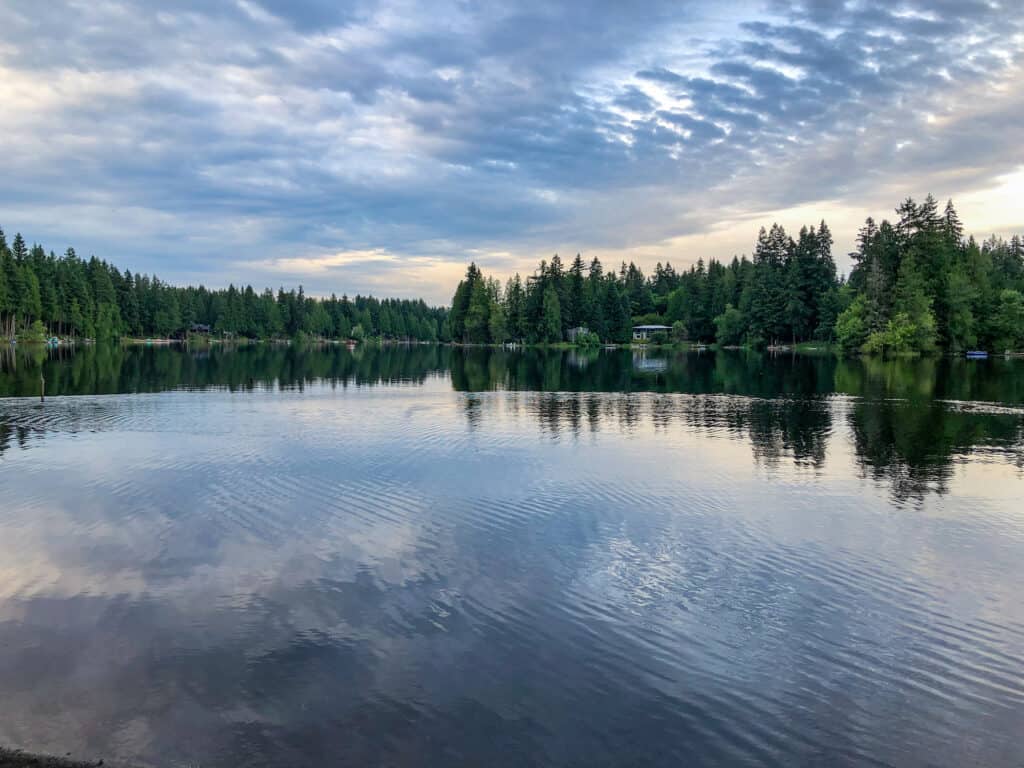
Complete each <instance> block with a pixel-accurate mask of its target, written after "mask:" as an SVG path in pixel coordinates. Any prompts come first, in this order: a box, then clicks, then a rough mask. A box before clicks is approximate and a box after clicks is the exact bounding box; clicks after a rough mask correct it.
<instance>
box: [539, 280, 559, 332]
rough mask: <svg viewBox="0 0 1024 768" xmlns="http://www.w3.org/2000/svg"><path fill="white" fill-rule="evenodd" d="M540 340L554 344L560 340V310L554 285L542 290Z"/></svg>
mask: <svg viewBox="0 0 1024 768" xmlns="http://www.w3.org/2000/svg"><path fill="white" fill-rule="evenodd" d="M541 340H542V341H546V342H548V343H554V342H558V341H561V340H562V308H561V303H560V302H559V300H558V293H557V292H556V291H555V286H554V285H548V287H547V288H546V289H545V290H544V322H543V325H542V326H541Z"/></svg>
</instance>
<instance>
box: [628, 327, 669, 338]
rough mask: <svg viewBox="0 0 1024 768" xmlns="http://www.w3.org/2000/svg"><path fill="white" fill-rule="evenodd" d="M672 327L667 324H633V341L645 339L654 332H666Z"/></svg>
mask: <svg viewBox="0 0 1024 768" xmlns="http://www.w3.org/2000/svg"><path fill="white" fill-rule="evenodd" d="M671 330H672V329H671V328H670V327H668V326H667V325H634V326H633V341H647V340H648V339H650V338H651V336H653V335H654V334H655V333H664V334H666V335H668V333H669V332H670V331H671Z"/></svg>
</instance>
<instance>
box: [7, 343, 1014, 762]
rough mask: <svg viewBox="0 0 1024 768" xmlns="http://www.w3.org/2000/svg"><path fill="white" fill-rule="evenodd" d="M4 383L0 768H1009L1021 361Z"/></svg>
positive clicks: (467, 354)
mask: <svg viewBox="0 0 1024 768" xmlns="http://www.w3.org/2000/svg"><path fill="white" fill-rule="evenodd" d="M0 365H2V369H0V489H2V498H3V503H2V504H0V743H4V744H8V745H13V746H18V747H23V748H28V749H32V750H43V751H50V752H57V753H64V752H68V751H70V752H73V753H74V754H76V755H80V756H83V757H85V756H103V757H106V758H116V759H121V760H127V761H132V762H134V763H137V764H141V765H174V766H176V765H186V764H190V763H191V764H201V765H203V766H233V765H255V766H282V765H283V766H291V765H294V766H305V765H315V764H321V763H322V764H330V765H375V764H382V765H399V766H402V765H445V766H447V765H509V766H513V765H515V766H520V765H566V766H568V765H587V766H591V765H681V764H682V765H736V764H739V765H744V764H746V765H794V764H822V765H844V764H849V765H854V764H856V765H893V766H908V765H909V766H915V765H921V766H924V765H942V766H947V765H948V766H963V765H986V766H1019V765H1021V764H1022V763H1024V737H1022V735H1021V734H1022V733H1024V663H1022V661H1021V659H1022V658H1024V600H1022V598H1021V596H1020V587H1021V584H1024V505H1022V504H1021V503H1020V502H1021V498H1022V496H1024V493H1022V492H1024V365H1022V364H1021V363H1020V362H1019V361H1003V360H992V361H988V362H983V363H980V364H979V363H966V362H964V361H954V360H943V359H938V360H919V361H896V362H880V361H867V362H865V361H838V360H836V359H834V358H832V357H827V356H820V357H783V358H771V357H766V356H759V355H746V354H739V353H734V354H726V353H719V354H710V353H704V354H699V355H698V354H696V353H692V354H675V353H666V354H664V355H654V354H652V355H634V354H633V353H631V352H628V351H614V352H605V351H602V352H600V353H592V354H579V353H570V352H550V353H542V352H525V353H524V352H505V351H495V350H486V349H473V350H452V349H449V348H443V347H427V346H420V347H411V348H399V347H393V348H384V349H361V350H357V351H356V352H354V353H350V352H348V351H347V350H344V349H339V348H333V347H332V348H328V349H323V350H316V349H313V350H300V349H296V348H293V347H269V346H253V347H247V348H240V349H235V350H225V349H220V348H214V349H212V350H205V351H204V350H198V351H197V350H191V351H187V350H182V349H145V348H129V349H121V348H113V349H105V348H87V349H82V350H78V351H77V352H76V353H69V352H68V351H64V350H61V351H57V352H50V353H43V352H42V351H41V350H40V351H38V352H35V353H32V352H28V353H26V352H25V351H21V352H18V353H16V354H15V355H12V354H11V353H10V351H7V352H6V356H5V357H4V358H3V359H2V360H0ZM41 372H42V374H43V375H44V377H45V379H46V389H47V393H48V398H47V402H46V403H45V404H40V403H39V402H38V387H39V378H40V373H41Z"/></svg>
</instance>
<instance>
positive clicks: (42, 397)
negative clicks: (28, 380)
mask: <svg viewBox="0 0 1024 768" xmlns="http://www.w3.org/2000/svg"><path fill="white" fill-rule="evenodd" d="M39 402H40V403H45V402H46V379H44V378H43V372H42V371H40V372H39Z"/></svg>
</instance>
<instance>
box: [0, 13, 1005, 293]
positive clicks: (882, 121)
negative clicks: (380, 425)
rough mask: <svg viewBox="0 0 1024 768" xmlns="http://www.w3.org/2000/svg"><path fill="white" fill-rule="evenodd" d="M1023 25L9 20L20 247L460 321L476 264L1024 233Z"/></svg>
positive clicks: (179, 16)
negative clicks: (429, 309)
mask: <svg viewBox="0 0 1024 768" xmlns="http://www.w3.org/2000/svg"><path fill="white" fill-rule="evenodd" d="M1022 69H1024V0H998V1H996V0H907V1H906V2H902V3H900V2H892V0H845V1H844V0H804V1H803V2H796V3H791V2H781V1H780V0H738V1H737V2H724V1H722V0H717V1H707V2H706V1H704V0H694V1H693V2H681V0H671V1H670V0H665V1H663V0H646V2H644V1H638V2H635V3H626V2H621V0H593V1H592V2H583V1H582V0H520V1H519V2H515V3H512V2H486V1H485V0H432V1H431V2H409V1H407V0H379V1H378V0H354V1H353V2H331V1H330V0H220V1H218V0H178V1H177V2H174V3H165V2H157V1H156V0H134V1H131V2H129V1H126V0H45V1H43V2H41V1H40V0H3V2H0V158H2V163H3V166H2V167H3V171H4V173H3V182H2V183H0V226H2V227H3V228H4V230H5V231H6V232H7V234H8V238H10V237H11V236H12V234H13V233H14V232H15V231H21V232H23V233H24V235H25V237H26V239H28V240H29V241H30V242H33V241H37V242H41V243H42V244H43V245H44V246H45V247H47V248H49V249H53V250H56V251H58V252H59V251H63V249H64V248H65V247H67V246H68V245H73V246H74V247H75V248H76V250H77V251H78V253H79V254H80V255H87V254H96V255H97V256H100V257H101V258H105V259H107V260H109V261H111V262H113V263H115V264H117V265H118V266H119V267H121V268H130V269H132V270H133V271H136V272H139V271H141V272H147V273H156V274H158V275H159V276H160V277H161V278H163V279H165V280H167V281H170V282H174V283H203V284H205V285H207V286H211V287H223V286H226V285H227V284H228V283H229V282H234V283H236V284H238V283H246V284H248V283H251V284H253V285H254V286H255V287H257V288H262V287H264V286H272V287H277V286H280V285H284V286H286V287H294V286H296V285H298V284H300V283H301V284H303V285H304V286H305V287H306V290H307V292H308V293H310V294H312V295H328V294H330V293H331V292H336V293H338V294H339V295H340V294H341V293H348V294H349V295H354V294H356V293H363V294H366V293H373V294H375V295H380V296H396V297H423V298H425V299H427V300H428V301H429V302H431V303H438V304H440V303H447V302H448V301H449V300H450V297H451V294H452V292H453V290H454V287H455V285H456V283H457V281H458V279H459V276H460V275H461V273H462V272H463V271H464V270H465V266H466V264H467V263H468V262H469V261H470V260H475V261H476V262H477V263H478V264H479V265H480V266H481V267H482V268H483V269H484V271H485V272H487V273H492V274H494V275H495V276H498V277H501V278H504V277H507V276H508V275H510V274H511V273H512V272H514V271H520V272H522V273H523V274H529V273H532V271H533V270H534V269H535V267H536V264H537V262H538V261H539V260H540V259H541V258H550V256H551V255H552V254H554V253H559V254H560V255H561V256H562V257H563V259H571V258H572V257H573V256H575V254H576V253H578V252H579V253H582V254H583V256H584V258H586V259H590V258H591V257H593V256H599V257H600V258H601V259H602V261H604V262H605V263H606V264H612V265H615V264H618V263H619V262H620V261H622V260H635V261H636V262H637V263H638V264H639V265H640V266H641V267H643V268H644V269H647V270H649V269H650V268H652V267H653V265H654V264H655V263H656V262H658V261H662V262H665V261H669V262H671V263H672V264H673V265H674V266H675V267H677V268H684V267H687V266H689V265H690V264H693V263H695V262H696V261H697V259H698V258H704V259H705V260H706V259H708V258H712V257H717V258H721V259H731V257H732V256H733V255H734V254H743V253H749V252H750V251H751V249H752V245H753V242H754V240H755V238H756V234H757V230H758V228H759V227H760V226H762V225H770V224H771V223H772V222H773V221H778V222H780V223H782V224H783V225H784V226H786V227H787V229H791V230H794V231H795V230H797V229H799V227H800V226H801V225H803V224H813V223H816V222H817V221H819V220H820V219H822V218H824V219H826V220H827V221H828V223H829V226H830V227H831V229H832V231H833V234H834V235H835V237H836V252H837V261H838V263H839V266H840V268H841V269H844V270H845V269H846V268H848V266H849V261H848V259H847V258H846V256H845V254H846V253H847V252H848V251H849V250H851V249H852V247H853V243H854V239H855V237H856V231H857V229H858V227H859V226H860V225H861V223H862V222H863V220H864V218H865V217H866V216H868V215H872V216H875V217H876V218H882V217H886V216H891V215H892V211H893V209H894V208H895V207H896V205H897V204H898V203H899V202H900V201H901V200H902V199H903V198H905V197H907V196H913V197H915V198H921V197H924V195H926V194H927V193H929V192H931V193H933V194H934V195H935V196H936V197H938V198H940V200H943V201H944V200H945V199H947V198H953V199H954V201H955V202H956V204H957V207H958V209H959V210H960V213H961V216H962V218H963V219H964V222H965V224H966V227H967V230H968V232H970V233H973V234H975V235H977V236H978V237H979V238H982V237H986V236H988V235H990V234H993V233H995V234H1000V235H1004V236H1006V235H1009V234H1012V233H1014V232H1024V141H1021V136H1022V135H1024V72H1022Z"/></svg>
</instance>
